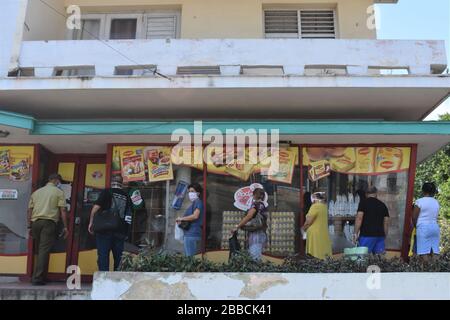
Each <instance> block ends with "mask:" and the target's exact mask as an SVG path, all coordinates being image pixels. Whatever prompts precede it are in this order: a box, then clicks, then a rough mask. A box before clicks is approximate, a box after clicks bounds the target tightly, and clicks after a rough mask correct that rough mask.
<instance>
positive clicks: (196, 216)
mask: <svg viewBox="0 0 450 320" xmlns="http://www.w3.org/2000/svg"><path fill="white" fill-rule="evenodd" d="M202 191H203V189H202V187H201V186H200V185H199V184H198V183H193V184H191V185H189V188H188V192H189V193H188V196H189V200H190V201H191V205H190V206H189V208H188V209H187V210H186V212H185V213H184V215H183V217H181V218H177V219H176V223H177V224H180V223H181V222H182V221H186V222H189V223H190V226H189V229H187V230H184V253H185V255H186V256H187V257H193V256H195V255H196V254H197V253H198V249H199V247H200V241H201V240H202V227H203V214H204V210H203V201H202V200H201V194H202Z"/></svg>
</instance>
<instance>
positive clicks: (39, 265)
mask: <svg viewBox="0 0 450 320" xmlns="http://www.w3.org/2000/svg"><path fill="white" fill-rule="evenodd" d="M61 181H62V177H61V176H60V175H59V174H56V173H55V174H51V175H50V176H49V178H48V183H47V185H45V186H44V187H42V188H40V189H38V190H36V191H35V192H33V194H32V195H31V198H30V202H29V205H28V229H31V236H32V237H33V240H34V241H33V242H34V247H35V248H36V251H37V259H36V263H35V265H34V270H33V276H32V279H31V283H32V284H33V285H45V281H46V279H45V277H46V274H47V270H48V260H49V256H50V251H51V249H52V247H53V245H54V243H55V241H56V238H57V234H56V233H57V225H58V221H59V219H60V217H61V218H62V219H61V220H62V222H63V224H64V230H63V234H62V235H63V237H64V239H67V235H68V233H69V231H68V227H67V212H66V199H65V197H64V192H63V191H62V190H61V189H60V188H59V186H60V185H61Z"/></svg>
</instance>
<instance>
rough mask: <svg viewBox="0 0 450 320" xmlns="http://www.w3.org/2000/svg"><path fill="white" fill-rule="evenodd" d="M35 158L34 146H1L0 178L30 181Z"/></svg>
mask: <svg viewBox="0 0 450 320" xmlns="http://www.w3.org/2000/svg"><path fill="white" fill-rule="evenodd" d="M33 157H34V147H33V146H0V176H2V175H3V176H7V177H9V179H10V180H11V181H26V180H28V179H30V178H31V167H32V165H33Z"/></svg>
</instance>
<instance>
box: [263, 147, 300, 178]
mask: <svg viewBox="0 0 450 320" xmlns="http://www.w3.org/2000/svg"><path fill="white" fill-rule="evenodd" d="M294 149H295V150H294ZM297 154H298V152H297V148H280V152H279V167H278V171H277V172H270V170H269V176H268V179H269V180H271V181H276V182H282V183H287V184H291V183H292V177H293V175H294V168H295V160H296V158H297V157H298V155H297Z"/></svg>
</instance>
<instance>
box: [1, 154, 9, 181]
mask: <svg viewBox="0 0 450 320" xmlns="http://www.w3.org/2000/svg"><path fill="white" fill-rule="evenodd" d="M9 172H10V166H9V150H0V176H7V175H9Z"/></svg>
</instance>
